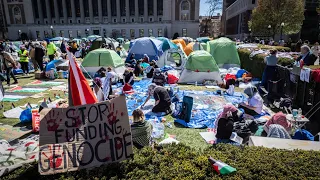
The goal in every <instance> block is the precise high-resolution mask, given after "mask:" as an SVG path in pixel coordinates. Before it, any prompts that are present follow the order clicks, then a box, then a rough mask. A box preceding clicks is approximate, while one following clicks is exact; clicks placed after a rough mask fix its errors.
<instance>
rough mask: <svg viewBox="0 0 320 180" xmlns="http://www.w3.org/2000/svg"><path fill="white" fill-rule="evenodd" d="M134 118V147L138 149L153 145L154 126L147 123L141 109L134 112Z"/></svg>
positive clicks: (132, 129)
mask: <svg viewBox="0 0 320 180" xmlns="http://www.w3.org/2000/svg"><path fill="white" fill-rule="evenodd" d="M132 116H133V124H132V125H131V134H132V142H133V145H134V146H135V147H136V148H138V149H141V148H143V147H144V146H149V145H151V134H152V125H151V124H150V123H149V122H148V121H145V116H144V114H143V112H142V111H141V110H140V109H136V110H134V111H133V112H132Z"/></svg>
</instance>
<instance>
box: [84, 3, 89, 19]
mask: <svg viewBox="0 0 320 180" xmlns="http://www.w3.org/2000/svg"><path fill="white" fill-rule="evenodd" d="M83 8H84V17H89V0H83Z"/></svg>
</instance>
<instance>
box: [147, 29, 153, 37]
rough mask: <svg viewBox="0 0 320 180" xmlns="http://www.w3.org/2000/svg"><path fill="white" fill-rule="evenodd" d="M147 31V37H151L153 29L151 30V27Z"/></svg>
mask: <svg viewBox="0 0 320 180" xmlns="http://www.w3.org/2000/svg"><path fill="white" fill-rule="evenodd" d="M148 33H149V37H152V36H153V30H152V29H149V30H148Z"/></svg>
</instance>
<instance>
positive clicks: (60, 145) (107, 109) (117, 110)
mask: <svg viewBox="0 0 320 180" xmlns="http://www.w3.org/2000/svg"><path fill="white" fill-rule="evenodd" d="M39 145H40V150H39V164H38V166H39V172H40V174H42V175H46V174H55V173H62V172H67V171H76V170H79V169H85V168H90V167H95V166H100V165H102V164H108V163H113V162H118V161H122V160H125V159H127V158H129V157H130V156H131V155H132V154H133V151H132V136H131V129H130V125H129V117H128V111H127V105H126V101H125V97H124V96H120V97H117V98H115V99H113V100H111V101H106V102H102V103H98V104H90V105H83V106H75V107H69V108H65V109H63V108H55V109H44V110H42V111H41V122H40V140H39Z"/></svg>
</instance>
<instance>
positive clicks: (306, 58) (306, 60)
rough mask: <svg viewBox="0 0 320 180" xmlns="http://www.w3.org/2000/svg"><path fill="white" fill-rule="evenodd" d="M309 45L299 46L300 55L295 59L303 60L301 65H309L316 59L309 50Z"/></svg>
mask: <svg viewBox="0 0 320 180" xmlns="http://www.w3.org/2000/svg"><path fill="white" fill-rule="evenodd" d="M310 51H311V50H310V47H309V46H307V45H303V46H301V55H300V57H298V59H297V61H300V64H301V61H302V62H303V65H306V66H311V65H314V62H315V61H316V60H317V57H316V56H315V55H314V54H312V53H311V52H310Z"/></svg>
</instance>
